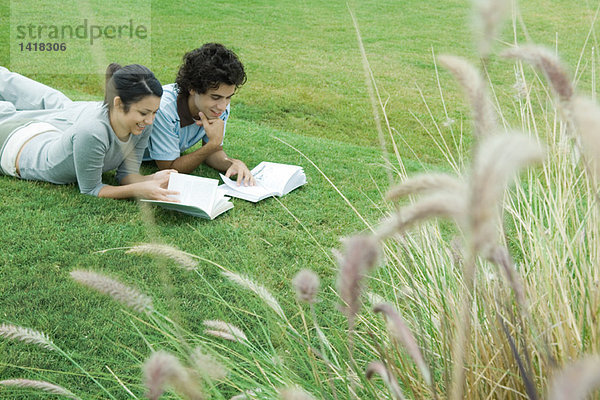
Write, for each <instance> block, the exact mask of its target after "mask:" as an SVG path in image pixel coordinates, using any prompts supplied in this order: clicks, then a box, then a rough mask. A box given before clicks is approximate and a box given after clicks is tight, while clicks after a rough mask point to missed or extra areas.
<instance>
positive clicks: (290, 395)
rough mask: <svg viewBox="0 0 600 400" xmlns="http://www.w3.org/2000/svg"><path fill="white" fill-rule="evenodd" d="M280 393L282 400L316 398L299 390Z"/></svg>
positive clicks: (283, 390) (311, 399) (308, 399)
mask: <svg viewBox="0 0 600 400" xmlns="http://www.w3.org/2000/svg"><path fill="white" fill-rule="evenodd" d="M278 392H279V397H280V398H281V400H314V397H312V396H311V395H310V394H308V393H306V392H305V391H304V390H302V389H298V388H288V389H280V390H278Z"/></svg>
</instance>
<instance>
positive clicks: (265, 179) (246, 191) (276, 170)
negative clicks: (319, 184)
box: [219, 161, 306, 203]
mask: <svg viewBox="0 0 600 400" xmlns="http://www.w3.org/2000/svg"><path fill="white" fill-rule="evenodd" d="M250 172H251V173H252V175H253V176H254V179H255V180H256V185H255V186H243V185H240V186H238V184H237V182H236V181H234V180H231V179H229V178H227V177H226V176H225V175H223V174H221V179H223V182H225V183H224V184H223V185H221V186H219V188H221V189H223V192H224V193H225V195H227V196H231V197H237V198H240V199H243V200H248V201H252V202H254V203H256V202H257V201H260V200H262V199H265V198H267V197H271V196H283V195H286V194H288V193H289V192H291V191H292V190H294V189H296V188H297V187H299V186H302V185H304V184H305V183H306V175H305V174H304V170H303V169H302V167H300V166H298V165H288V164H278V163H273V162H268V161H263V162H261V163H260V164H258V165H257V166H256V167H254V169H253V170H252V171H250Z"/></svg>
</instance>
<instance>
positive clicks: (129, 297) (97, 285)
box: [71, 270, 154, 313]
mask: <svg viewBox="0 0 600 400" xmlns="http://www.w3.org/2000/svg"><path fill="white" fill-rule="evenodd" d="M71 277H72V278H73V279H74V280H75V281H77V282H79V283H81V284H82V285H84V286H87V287H89V288H92V289H95V290H97V291H99V292H100V293H103V294H107V295H109V296H110V297H112V298H113V299H115V300H117V301H119V302H120V303H122V304H124V305H126V306H127V307H130V308H131V309H133V310H135V311H137V312H146V313H149V312H152V311H154V307H153V306H152V299H151V298H150V297H148V296H146V295H145V294H143V293H141V292H140V291H138V290H137V289H135V288H132V287H129V286H127V285H124V284H123V283H121V282H119V281H117V280H115V279H113V278H109V277H107V276H105V275H102V274H99V273H97V272H92V271H83V270H75V271H71Z"/></svg>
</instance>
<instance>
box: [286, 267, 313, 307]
mask: <svg viewBox="0 0 600 400" xmlns="http://www.w3.org/2000/svg"><path fill="white" fill-rule="evenodd" d="M319 284H320V282H319V276H318V275H317V274H315V273H314V272H313V271H311V270H309V269H303V270H301V271H300V272H298V273H297V274H296V276H295V277H294V279H293V280H292V285H293V286H294V289H295V291H296V297H298V299H299V300H300V301H304V302H306V303H314V302H315V301H316V299H317V293H318V292H319Z"/></svg>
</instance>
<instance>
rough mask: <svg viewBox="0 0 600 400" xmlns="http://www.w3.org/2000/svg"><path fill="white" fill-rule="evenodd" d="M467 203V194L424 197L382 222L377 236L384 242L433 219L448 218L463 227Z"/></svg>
mask: <svg viewBox="0 0 600 400" xmlns="http://www.w3.org/2000/svg"><path fill="white" fill-rule="evenodd" d="M466 201H467V199H466V198H465V193H461V194H458V193H457V194H452V193H446V194H432V195H429V196H425V197H422V198H420V199H419V200H417V201H416V202H415V203H413V204H411V205H409V206H406V207H403V208H401V209H400V210H399V211H398V212H397V213H396V214H394V215H393V216H392V217H390V218H388V219H387V220H386V221H384V222H382V224H381V225H380V226H379V227H378V228H377V232H376V233H375V235H376V237H377V238H378V239H380V240H382V239H385V238H387V237H389V236H392V235H394V234H396V233H403V232H404V231H406V230H407V229H408V228H410V227H411V226H412V225H415V224H418V223H421V222H424V221H426V220H429V219H433V218H448V219H451V220H454V221H456V222H457V223H458V224H459V225H462V224H463V223H464V220H465V210H466Z"/></svg>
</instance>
